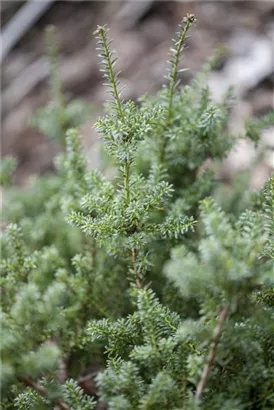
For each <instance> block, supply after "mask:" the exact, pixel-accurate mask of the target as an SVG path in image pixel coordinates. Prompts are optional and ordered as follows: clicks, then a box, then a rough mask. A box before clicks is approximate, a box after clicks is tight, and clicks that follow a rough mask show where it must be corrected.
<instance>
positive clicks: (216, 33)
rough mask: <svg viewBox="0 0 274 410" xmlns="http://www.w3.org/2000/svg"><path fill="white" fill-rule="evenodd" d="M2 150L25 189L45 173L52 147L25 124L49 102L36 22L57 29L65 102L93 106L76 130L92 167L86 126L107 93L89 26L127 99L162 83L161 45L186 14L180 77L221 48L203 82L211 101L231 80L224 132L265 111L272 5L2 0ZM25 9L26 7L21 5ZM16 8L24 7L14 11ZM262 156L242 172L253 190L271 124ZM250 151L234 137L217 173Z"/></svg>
mask: <svg viewBox="0 0 274 410" xmlns="http://www.w3.org/2000/svg"><path fill="white" fill-rule="evenodd" d="M1 4H2V11H1V14H2V16H1V17H2V56H1V58H2V91H1V92H2V122H1V126H2V130H1V131H2V132H1V138H2V156H6V155H14V156H15V157H16V158H17V160H18V169H17V172H16V175H15V182H16V183H17V184H19V185H25V184H27V183H28V182H29V180H30V179H31V178H32V177H33V176H34V175H41V174H44V173H46V172H51V171H52V170H53V166H52V159H53V157H54V155H55V154H56V153H57V152H58V150H59V149H60V148H59V147H58V145H57V144H56V143H55V142H54V141H52V140H49V139H48V138H47V137H46V136H45V135H43V134H42V133H39V132H38V131H37V130H36V129H34V128H31V127H30V124H29V123H30V120H31V119H32V117H33V116H34V114H35V113H36V111H37V109H38V108H39V107H41V106H44V105H45V104H47V103H48V101H49V98H50V94H49V90H50V87H49V64H48V59H47V55H46V46H45V35H44V31H45V28H46V27H47V26H48V25H49V24H53V25H54V26H55V27H56V36H57V44H58V48H59V59H60V72H61V81H62V86H63V90H64V93H65V96H66V99H67V101H70V100H73V99H75V98H82V99H83V100H85V101H86V102H88V103H90V104H91V105H92V112H91V114H90V116H89V118H88V120H87V121H86V122H85V124H84V125H83V127H82V135H83V137H84V143H85V147H86V152H87V155H88V158H89V162H90V164H91V166H97V165H98V155H99V154H98V152H99V149H98V144H99V143H98V137H97V135H96V134H95V131H94V130H93V128H92V126H93V123H94V120H95V118H96V117H97V116H98V114H99V115H100V114H101V113H102V110H103V102H104V100H105V98H106V93H105V89H104V87H103V85H102V79H101V74H100V72H99V67H98V58H97V52H96V49H95V48H96V44H95V39H94V36H93V34H92V33H93V32H94V30H95V29H96V26H97V25H98V24H100V25H103V24H108V25H109V28H110V36H111V37H112V38H113V46H114V48H115V49H116V51H117V54H118V57H119V61H118V64H117V69H119V70H122V73H121V83H122V84H124V85H125V91H124V94H123V97H124V98H125V99H128V98H130V99H136V98H137V97H138V96H139V95H140V94H143V93H154V92H155V91H157V90H158V89H159V88H160V87H161V86H162V84H163V82H164V78H163V75H164V73H165V68H166V60H167V55H168V49H169V47H170V46H171V38H173V36H174V32H175V31H176V29H177V26H178V24H179V23H180V21H181V20H182V18H183V17H184V16H185V15H186V13H194V14H195V16H196V18H197V23H196V26H195V27H194V28H193V29H192V31H191V37H190V38H189V39H188V40H187V45H188V47H187V48H186V50H185V57H184V61H183V65H184V67H185V68H188V69H189V70H188V71H185V72H184V73H183V74H182V78H181V80H182V82H183V83H187V82H188V81H189V80H190V78H191V77H192V76H193V75H194V74H195V73H197V71H199V69H200V67H201V64H202V63H203V62H204V61H205V60H206V58H207V57H209V56H210V55H212V54H213V52H214V49H216V47H218V46H220V45H224V46H225V49H224V53H223V57H222V59H221V61H220V62H219V64H218V66H217V68H216V70H215V71H214V72H213V73H212V75H211V77H210V79H209V83H210V86H211V87H212V90H213V94H214V98H216V99H218V98H219V97H220V95H221V94H222V92H223V91H224V90H226V88H227V87H228V86H229V85H230V84H232V85H234V86H235V94H236V100H237V105H236V106H235V107H236V108H234V109H233V110H232V116H231V124H230V127H231V130H230V131H231V132H232V133H237V134H241V132H242V131H243V123H244V121H245V120H246V119H247V118H248V117H250V116H255V117H257V116H260V115H262V114H265V113H267V112H269V111H270V110H271V109H273V86H274V79H273V68H274V63H273V60H274V56H273V52H274V45H273V44H274V20H273V16H274V4H273V2H271V1H263V0H257V1H234V2H230V1H212V2H207V1H205V0H203V1H200V2H199V1H192V2H186V1H181V2H175V1H153V0H146V1H138V0H135V1H52V0H48V1H47V2H44V1H38V0H37V1H34V2H33V1H32V2H31V1H29V2H23V1H10V0H8V1H2V2H1ZM26 7H27V9H26ZM23 8H25V9H24V10H23ZM262 140H263V144H265V147H266V149H265V153H264V155H263V157H262V160H261V161H260V163H259V164H257V165H256V167H255V169H254V170H253V172H252V176H251V187H253V188H255V189H257V188H259V187H260V186H261V185H262V183H263V182H264V181H265V180H266V178H267V176H268V175H269V173H270V172H271V169H273V147H274V130H273V129H268V130H266V131H265V132H264V135H263V138H262ZM254 155H255V151H254V147H253V146H252V144H250V143H247V142H245V141H241V143H239V144H238V145H237V148H236V150H234V152H233V153H232V154H231V155H230V157H229V158H228V159H227V161H226V163H225V165H224V168H223V170H222V173H223V175H226V177H227V178H230V177H231V174H232V173H234V172H238V171H241V170H242V169H244V168H246V167H247V166H248V165H249V164H250V162H251V161H252V158H254Z"/></svg>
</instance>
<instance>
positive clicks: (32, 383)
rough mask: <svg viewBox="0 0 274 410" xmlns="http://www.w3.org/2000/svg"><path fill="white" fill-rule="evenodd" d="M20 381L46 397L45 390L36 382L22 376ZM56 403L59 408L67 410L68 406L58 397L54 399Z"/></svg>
mask: <svg viewBox="0 0 274 410" xmlns="http://www.w3.org/2000/svg"><path fill="white" fill-rule="evenodd" d="M20 380H21V382H23V383H24V384H25V385H26V386H28V387H31V388H32V389H33V390H35V391H36V392H37V393H39V394H40V395H41V396H43V397H48V392H47V390H46V389H45V388H44V387H43V386H40V385H39V384H37V383H36V382H35V381H34V380H32V379H29V378H28V377H22V378H21V379H20ZM56 404H57V406H58V407H59V409H60V410H69V407H68V406H67V404H66V403H64V402H63V401H62V400H60V399H58V400H56Z"/></svg>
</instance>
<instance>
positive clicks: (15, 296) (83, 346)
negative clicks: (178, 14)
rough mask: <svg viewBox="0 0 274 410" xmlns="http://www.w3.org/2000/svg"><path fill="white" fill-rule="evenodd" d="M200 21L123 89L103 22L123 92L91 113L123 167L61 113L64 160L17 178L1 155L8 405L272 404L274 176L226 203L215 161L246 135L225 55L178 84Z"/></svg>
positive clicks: (254, 133)
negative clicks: (149, 73)
mask: <svg viewBox="0 0 274 410" xmlns="http://www.w3.org/2000/svg"><path fill="white" fill-rule="evenodd" d="M194 22H195V19H194V16H193V15H187V16H186V18H185V19H184V20H183V22H182V25H181V26H180V31H179V32H178V34H177V36H176V38H175V40H174V45H173V47H172V48H171V50H170V60H169V63H170V67H169V70H168V74H167V81H166V83H165V86H164V87H163V88H162V89H161V90H160V91H159V92H158V93H157V94H156V95H155V96H145V97H141V98H140V100H139V101H137V102H134V101H123V100H122V98H121V93H120V91H121V89H120V85H119V80H118V75H117V74H116V73H115V62H116V57H115V56H114V54H113V52H112V50H111V47H110V41H109V38H108V29H107V27H101V26H100V27H98V29H97V31H96V36H97V39H98V48H99V51H100V60H101V67H102V71H103V77H104V80H105V81H106V83H107V86H108V89H109V91H110V94H111V95H112V99H111V101H110V102H109V103H108V104H107V106H106V114H105V115H104V116H103V117H102V118H99V119H98V120H97V122H96V124H95V127H96V129H97V130H98V132H99V133H100V135H101V138H102V144H103V148H104V150H105V153H106V155H107V157H109V158H110V160H111V161H112V164H113V163H114V164H115V167H116V170H117V173H116V175H115V176H114V177H113V178H107V177H106V176H104V173H103V172H102V170H101V171H100V170H90V169H88V167H87V160H86V157H85V154H84V153H83V150H82V145H81V138H80V137H79V131H78V129H75V128H70V129H67V130H66V131H64V123H63V122H61V125H60V123H59V122H58V121H59V120H60V119H59V120H58V121H57V122H58V124H59V125H58V127H57V129H58V133H57V134H58V135H59V137H58V138H59V139H60V141H63V140H64V141H65V150H64V153H63V154H61V155H60V156H59V157H58V158H57V159H56V160H55V165H56V174H55V175H51V176H43V177H39V178H37V180H36V181H35V182H34V183H33V184H32V185H31V186H30V187H29V188H27V189H24V190H20V189H18V188H13V187H10V188H8V187H7V185H8V182H9V179H10V176H11V174H12V167H13V166H14V163H13V161H12V160H11V159H7V160H6V161H4V162H3V167H2V172H1V182H2V183H3V184H5V205H4V210H3V223H2V225H5V228H4V229H2V231H3V232H2V238H1V246H2V258H1V259H2V262H1V273H2V275H1V316H2V317H1V327H2V329H1V330H2V331H1V360H2V362H1V388H2V408H3V409H5V410H7V409H20V410H43V409H61V410H68V409H71V410H91V409H104V408H105V409H110V410H120V409H121V410H137V409H139V410H165V409H169V410H188V409H189V410H190V409H193V410H194V409H196V410H198V409H206V410H214V409H216V410H217V409H218V410H221V409H222V410H224V409H227V410H233V409H235V410H241V409H243V410H244V409H245V410H247V409H248V410H251V409H252V410H259V409H262V410H267V409H269V410H271V409H273V408H274V338H273V335H274V320H273V319H274V287H273V286H274V283H273V282H274V274H273V259H274V252H273V235H274V223H273V205H274V199H273V190H274V179H273V177H270V178H269V180H268V181H267V183H266V185H265V186H264V187H263V189H262V191H261V192H258V193H251V192H250V194H249V195H246V192H243V191H241V189H237V190H236V191H235V192H232V194H231V196H230V197H227V203H226V210H225V211H224V210H223V209H222V208H221V206H220V204H219V203H218V200H217V199H216V198H218V197H219V196H218V195H217V193H216V192H217V191H218V190H219V189H220V186H221V181H219V180H218V178H217V177H216V174H215V172H214V169H215V168H214V164H219V163H220V161H222V160H223V159H224V158H226V156H227V155H228V153H229V152H230V150H231V149H232V147H233V145H234V143H235V141H236V140H237V136H231V135H229V134H228V132H227V124H228V121H229V118H230V107H231V104H232V99H231V97H232V92H231V90H230V89H229V90H228V92H227V94H226V95H225V96H224V98H223V100H222V101H221V102H218V103H214V102H212V99H211V96H210V90H209V88H208V87H207V86H205V82H206V79H207V77H208V75H209V73H210V70H211V69H212V67H213V64H214V59H211V60H209V61H208V62H207V63H206V64H205V65H204V67H203V69H202V72H201V73H200V74H198V75H196V76H195V77H194V79H193V80H192V81H191V83H190V84H189V85H185V86H183V87H182V86H178V78H179V71H180V62H181V57H182V52H183V49H184V46H185V41H186V37H187V33H188V32H189V30H190V28H191V26H192V25H193V23H194ZM53 88H54V89H55V88H56V85H55V86H54V87H53ZM57 89H58V90H59V86H57ZM58 92H59V91H58ZM58 95H59V97H58V98H59V99H60V98H61V97H60V94H58ZM59 108H60V107H59ZM40 115H42V112H41V113H40ZM42 117H43V115H42ZM50 118H52V117H48V115H47V114H46V115H45V116H44V117H43V119H44V120H43V121H44V122H43V124H46V128H47V129H48V130H50V129H52V128H51V127H52V126H53V125H52V123H51V122H50ZM54 121H56V118H55V119H54ZM271 122H273V113H270V114H268V116H267V118H265V119H260V120H259V121H254V120H250V121H249V122H248V124H247V137H249V138H251V139H253V140H254V143H256V144H259V134H260V130H261V129H262V128H263V127H265V126H268V125H270V124H271ZM54 124H55V125H54V126H53V128H54V127H55V130H56V122H54ZM46 128H45V129H46ZM66 128H67V127H66ZM49 136H51V135H49ZM206 161H207V162H208V161H211V164H212V166H211V167H210V168H209V169H207V170H203V169H204V167H203V166H204V164H205V162H206ZM218 192H220V191H218ZM235 201H237V207H236V208H237V211H236V210H235V206H234V205H235Z"/></svg>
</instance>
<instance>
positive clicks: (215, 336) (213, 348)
mask: <svg viewBox="0 0 274 410" xmlns="http://www.w3.org/2000/svg"><path fill="white" fill-rule="evenodd" d="M228 313H229V305H227V306H225V307H224V308H223V309H222V311H221V313H220V315H219V318H218V322H217V326H216V327H215V329H214V332H213V338H212V344H211V348H210V350H209V352H208V355H207V358H206V362H205V366H204V369H203V373H202V376H201V380H200V382H199V384H198V387H197V390H196V394H195V399H196V401H199V400H201V397H202V393H203V391H204V388H205V386H206V383H207V380H208V376H209V372H210V369H211V367H212V365H213V362H214V360H215V358H216V351H217V346H218V343H219V340H220V336H221V332H222V328H223V325H224V322H225V320H226V318H227V316H228Z"/></svg>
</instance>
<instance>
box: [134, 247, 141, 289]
mask: <svg viewBox="0 0 274 410" xmlns="http://www.w3.org/2000/svg"><path fill="white" fill-rule="evenodd" d="M132 262H133V269H134V273H135V278H136V284H137V287H138V288H139V289H142V287H143V284H142V280H141V278H140V275H139V273H138V267H137V250H136V249H133V251H132Z"/></svg>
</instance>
